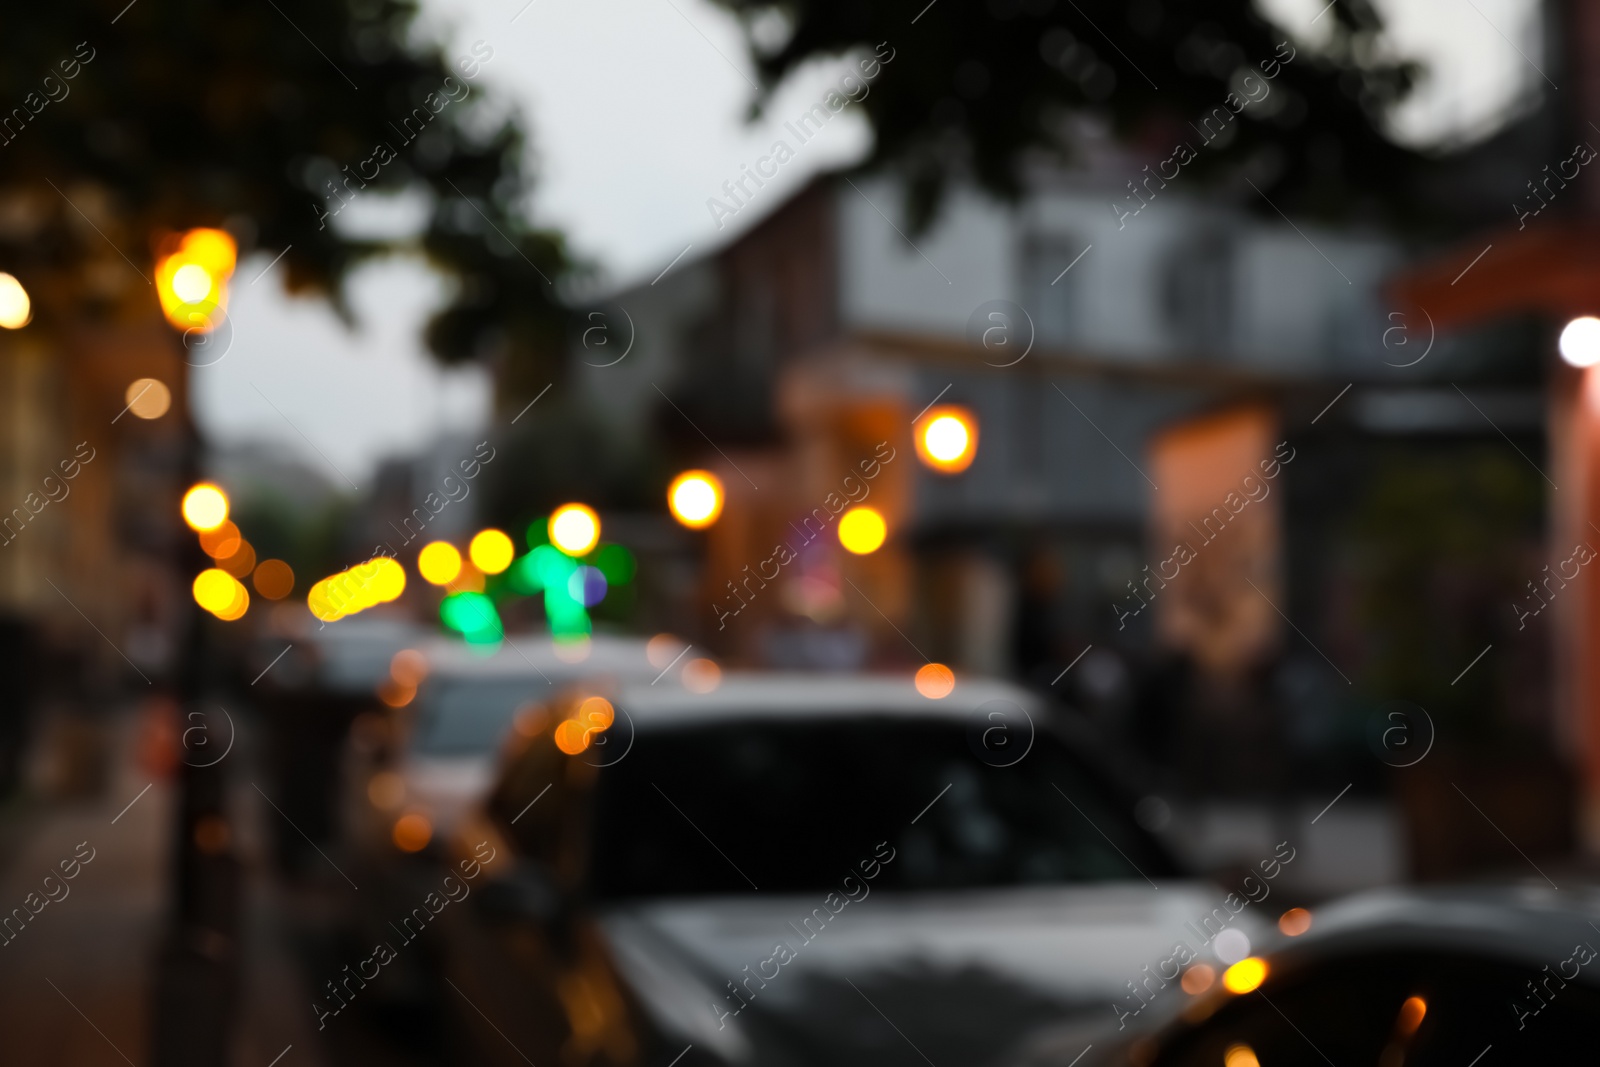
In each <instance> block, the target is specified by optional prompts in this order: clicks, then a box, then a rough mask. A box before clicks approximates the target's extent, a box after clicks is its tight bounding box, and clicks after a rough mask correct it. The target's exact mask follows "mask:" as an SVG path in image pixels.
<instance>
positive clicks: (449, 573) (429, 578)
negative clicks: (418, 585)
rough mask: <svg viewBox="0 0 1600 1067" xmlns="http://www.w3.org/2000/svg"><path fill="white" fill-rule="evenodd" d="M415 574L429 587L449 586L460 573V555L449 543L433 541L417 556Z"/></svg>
mask: <svg viewBox="0 0 1600 1067" xmlns="http://www.w3.org/2000/svg"><path fill="white" fill-rule="evenodd" d="M417 573H418V574H420V575H422V580H423V581H425V582H427V583H428V584H429V585H449V584H450V583H451V582H453V581H455V580H456V575H458V574H460V573H461V553H460V552H458V551H457V550H456V546H455V545H452V544H451V543H450V542H449V541H433V542H430V543H429V544H427V545H425V546H423V549H422V551H421V552H420V553H418V554H417Z"/></svg>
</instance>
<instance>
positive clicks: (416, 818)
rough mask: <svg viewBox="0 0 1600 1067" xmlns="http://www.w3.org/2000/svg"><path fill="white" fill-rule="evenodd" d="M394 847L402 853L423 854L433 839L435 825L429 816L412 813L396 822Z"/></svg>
mask: <svg viewBox="0 0 1600 1067" xmlns="http://www.w3.org/2000/svg"><path fill="white" fill-rule="evenodd" d="M393 836H394V847H395V848H398V849H399V850H400V851H402V852H421V851H422V850H423V849H424V848H426V847H427V846H428V842H429V841H431V840H432V839H433V823H431V822H429V821H428V819H427V816H425V815H419V814H418V813H417V812H414V811H410V812H407V813H406V814H404V815H402V816H400V818H398V819H396V820H395V821H394V835H393Z"/></svg>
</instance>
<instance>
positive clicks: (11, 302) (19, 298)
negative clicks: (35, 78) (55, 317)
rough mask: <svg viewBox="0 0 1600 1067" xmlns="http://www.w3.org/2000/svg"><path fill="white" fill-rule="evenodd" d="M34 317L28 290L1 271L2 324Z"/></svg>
mask: <svg viewBox="0 0 1600 1067" xmlns="http://www.w3.org/2000/svg"><path fill="white" fill-rule="evenodd" d="M41 106H42V105H41ZM32 319H33V301H32V300H30V299H29V298H28V290H26V289H24V288H23V287H22V283H21V282H19V281H17V279H16V278H14V277H12V276H11V275H9V274H5V273H0V326H3V327H4V328H6V329H8V330H20V329H22V328H23V327H24V326H26V325H28V323H29V322H30V321H31V320H32Z"/></svg>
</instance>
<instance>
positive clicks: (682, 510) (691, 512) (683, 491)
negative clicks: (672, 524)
mask: <svg viewBox="0 0 1600 1067" xmlns="http://www.w3.org/2000/svg"><path fill="white" fill-rule="evenodd" d="M722 501H723V494H722V482H721V481H720V480H719V479H718V478H717V476H716V475H715V474H712V473H711V472H710V471H684V472H683V473H682V474H680V475H678V476H677V477H676V478H674V479H672V484H671V485H669V486H668V487H667V507H668V508H670V509H671V510H672V517H673V518H675V519H677V520H678V521H679V522H681V523H682V524H683V525H685V526H687V527H689V529H691V530H703V529H705V528H706V527H707V526H710V525H711V524H712V523H714V522H716V521H717V517H718V516H719V515H721V514H722Z"/></svg>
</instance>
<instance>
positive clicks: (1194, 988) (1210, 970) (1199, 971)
mask: <svg viewBox="0 0 1600 1067" xmlns="http://www.w3.org/2000/svg"><path fill="white" fill-rule="evenodd" d="M1216 980H1217V971H1216V968H1214V967H1212V966H1211V965H1210V964H1209V963H1197V964H1195V965H1194V966H1193V967H1190V968H1189V969H1188V970H1187V971H1184V972H1183V982H1182V983H1181V984H1182V986H1183V991H1184V992H1185V993H1187V994H1189V995H1190V996H1191V997H1197V996H1199V995H1200V994H1201V993H1204V992H1205V991H1206V990H1208V989H1210V988H1211V986H1212V984H1213V983H1214V982H1216Z"/></svg>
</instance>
